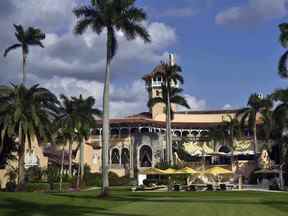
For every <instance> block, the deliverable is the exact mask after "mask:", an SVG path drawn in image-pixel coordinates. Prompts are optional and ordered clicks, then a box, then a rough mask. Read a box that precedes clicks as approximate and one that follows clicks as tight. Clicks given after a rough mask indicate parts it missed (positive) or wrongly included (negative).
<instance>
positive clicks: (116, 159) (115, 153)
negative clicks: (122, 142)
mask: <svg viewBox="0 0 288 216" xmlns="http://www.w3.org/2000/svg"><path fill="white" fill-rule="evenodd" d="M111 163H112V164H119V163H120V153H119V150H118V149H117V148H114V149H113V150H112V153H111Z"/></svg>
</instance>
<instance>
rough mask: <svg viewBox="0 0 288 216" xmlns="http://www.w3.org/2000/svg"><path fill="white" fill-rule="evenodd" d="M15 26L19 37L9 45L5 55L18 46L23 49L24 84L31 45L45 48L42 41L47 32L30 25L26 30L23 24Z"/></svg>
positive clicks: (23, 82)
mask: <svg viewBox="0 0 288 216" xmlns="http://www.w3.org/2000/svg"><path fill="white" fill-rule="evenodd" d="M14 28H15V30H16V32H15V36H16V38H17V43H15V44H13V45H12V46H10V47H8V48H7V49H6V50H5V51H4V57H6V56H7V55H8V53H9V52H10V51H12V50H15V49H18V48H21V49H22V84H23V85H25V82H26V71H25V66H26V62H27V57H28V54H29V46H40V47H42V48H44V45H43V44H42V42H41V41H42V40H44V39H45V34H44V33H43V32H42V31H41V30H40V29H38V28H33V27H29V28H27V29H26V30H24V28H23V27H22V25H15V24H14Z"/></svg>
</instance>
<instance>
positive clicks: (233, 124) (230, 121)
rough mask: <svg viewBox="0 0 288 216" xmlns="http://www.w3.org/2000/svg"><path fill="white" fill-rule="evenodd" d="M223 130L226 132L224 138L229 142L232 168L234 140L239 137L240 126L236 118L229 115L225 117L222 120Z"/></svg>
mask: <svg viewBox="0 0 288 216" xmlns="http://www.w3.org/2000/svg"><path fill="white" fill-rule="evenodd" d="M223 129H224V131H225V132H226V136H227V137H228V138H229V140H230V147H231V165H232V168H233V163H234V148H235V145H234V143H235V139H238V138H240V137H241V126H240V122H239V120H238V118H236V117H232V116H231V115H227V118H225V119H223ZM225 132H224V133H225Z"/></svg>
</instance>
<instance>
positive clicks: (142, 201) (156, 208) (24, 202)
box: [0, 190, 288, 216]
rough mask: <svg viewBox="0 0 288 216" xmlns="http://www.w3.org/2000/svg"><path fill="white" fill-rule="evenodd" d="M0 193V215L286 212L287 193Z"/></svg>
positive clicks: (258, 215)
mask: <svg viewBox="0 0 288 216" xmlns="http://www.w3.org/2000/svg"><path fill="white" fill-rule="evenodd" d="M96 195H97V191H89V192H81V193H63V194H47V193H0V215H1V216H15V215H21V216H58V215H59V216H62V215H64V216H65V215H69V216H92V215H97V216H152V215H153V216H154V215H157V216H162V215H163V216H172V215H173V216H185V215H189V216H190V215H194V216H244V215H245V216H282V215H283V216H284V215H285V216H286V215H288V214H287V213H288V193H258V192H196V193H195V192H191V193H182V192H179V193H138V192H137V193H132V192H128V191H125V190H113V192H112V196H111V197H110V198H107V199H98V198H96Z"/></svg>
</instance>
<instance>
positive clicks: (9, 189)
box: [5, 181, 17, 192]
mask: <svg viewBox="0 0 288 216" xmlns="http://www.w3.org/2000/svg"><path fill="white" fill-rule="evenodd" d="M16 187H17V185H16V182H15V181H9V182H7V183H6V186H5V188H6V192H15V191H16Z"/></svg>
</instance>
